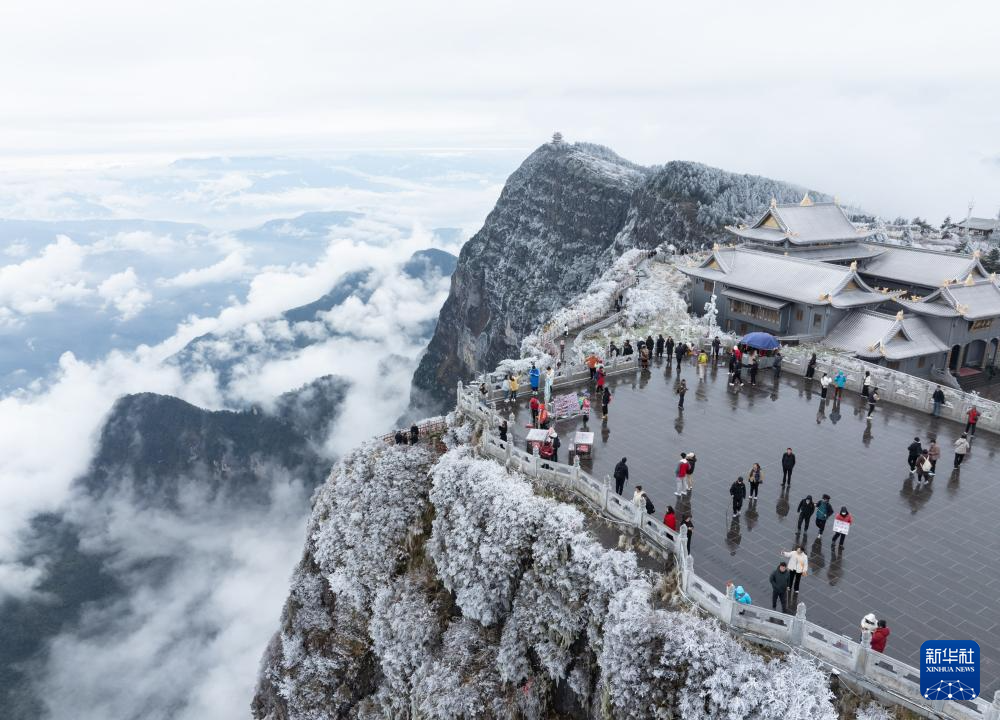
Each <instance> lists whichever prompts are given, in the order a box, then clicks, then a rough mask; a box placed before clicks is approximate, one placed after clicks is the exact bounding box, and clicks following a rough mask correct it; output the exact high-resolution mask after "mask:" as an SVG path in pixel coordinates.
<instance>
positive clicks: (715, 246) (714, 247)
mask: <svg viewBox="0 0 1000 720" xmlns="http://www.w3.org/2000/svg"><path fill="white" fill-rule="evenodd" d="M718 251H719V243H715V244H714V245H712V252H718Z"/></svg>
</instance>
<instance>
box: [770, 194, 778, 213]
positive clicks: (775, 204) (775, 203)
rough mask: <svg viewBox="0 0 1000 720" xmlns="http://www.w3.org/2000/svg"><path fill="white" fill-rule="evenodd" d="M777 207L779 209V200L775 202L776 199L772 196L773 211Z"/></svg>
mask: <svg viewBox="0 0 1000 720" xmlns="http://www.w3.org/2000/svg"><path fill="white" fill-rule="evenodd" d="M776 207H778V201H777V200H775V199H774V196H773V195H772V196H771V209H772V210H773V209H774V208H776Z"/></svg>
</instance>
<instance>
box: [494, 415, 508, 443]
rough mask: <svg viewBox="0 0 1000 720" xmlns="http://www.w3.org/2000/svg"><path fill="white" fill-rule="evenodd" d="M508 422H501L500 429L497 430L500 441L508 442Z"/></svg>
mask: <svg viewBox="0 0 1000 720" xmlns="http://www.w3.org/2000/svg"><path fill="white" fill-rule="evenodd" d="M507 429H508V428H507V421H506V420H502V421H501V422H500V427H498V428H497V432H498V433H499V434H500V441H501V442H507Z"/></svg>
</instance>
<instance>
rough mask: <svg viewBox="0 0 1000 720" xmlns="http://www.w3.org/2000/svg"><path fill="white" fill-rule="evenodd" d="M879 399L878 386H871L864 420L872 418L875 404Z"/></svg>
mask: <svg viewBox="0 0 1000 720" xmlns="http://www.w3.org/2000/svg"><path fill="white" fill-rule="evenodd" d="M880 399H881V397H880V396H879V394H878V388H872V391H871V394H869V395H868V415H867V416H866V417H865V419H866V420H871V419H872V415H874V414H875V406H876V405H877V404H878V401H879V400H880Z"/></svg>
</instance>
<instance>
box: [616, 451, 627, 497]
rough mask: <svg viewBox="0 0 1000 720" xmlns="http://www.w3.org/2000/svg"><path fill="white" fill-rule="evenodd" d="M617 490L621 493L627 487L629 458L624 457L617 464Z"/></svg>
mask: <svg viewBox="0 0 1000 720" xmlns="http://www.w3.org/2000/svg"><path fill="white" fill-rule="evenodd" d="M614 475H615V492H616V493H618V494H619V495H621V494H622V491H623V490H624V489H625V481H626V480H628V463H627V458H622V459H621V460H619V461H618V464H617V465H615V472H614Z"/></svg>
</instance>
